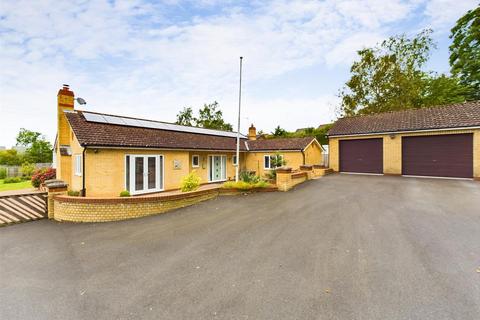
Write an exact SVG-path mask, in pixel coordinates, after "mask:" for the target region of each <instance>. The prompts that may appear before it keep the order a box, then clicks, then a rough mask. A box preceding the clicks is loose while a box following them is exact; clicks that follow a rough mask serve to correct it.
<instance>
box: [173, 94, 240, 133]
mask: <svg viewBox="0 0 480 320" xmlns="http://www.w3.org/2000/svg"><path fill="white" fill-rule="evenodd" d="M175 123H176V124H180V125H183V126H194V127H200V128H206V129H216V130H225V131H232V130H233V127H232V125H231V124H230V123H227V122H225V120H223V112H222V110H220V109H219V106H218V102H217V101H214V102H213V103H210V104H204V105H203V107H202V108H201V109H200V110H199V114H198V117H195V116H194V115H193V110H192V108H190V107H188V108H183V110H182V111H180V112H179V113H178V114H177V121H176V122H175Z"/></svg>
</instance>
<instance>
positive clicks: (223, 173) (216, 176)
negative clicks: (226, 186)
mask: <svg viewBox="0 0 480 320" xmlns="http://www.w3.org/2000/svg"><path fill="white" fill-rule="evenodd" d="M226 177H227V156H208V181H210V182H216V181H224V180H226V179H227V178H226Z"/></svg>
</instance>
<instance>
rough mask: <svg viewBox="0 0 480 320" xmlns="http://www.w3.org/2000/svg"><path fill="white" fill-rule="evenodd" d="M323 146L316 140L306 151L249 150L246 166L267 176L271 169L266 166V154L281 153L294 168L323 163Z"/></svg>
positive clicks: (287, 163)
mask: <svg viewBox="0 0 480 320" xmlns="http://www.w3.org/2000/svg"><path fill="white" fill-rule="evenodd" d="M322 152H323V151H322V148H321V147H320V146H319V145H318V144H317V143H315V142H313V143H311V144H310V145H309V146H308V147H307V148H306V149H305V151H304V152H301V151H278V152H269V151H255V152H253V151H249V152H248V153H247V154H246V162H245V167H246V169H247V170H251V171H255V173H256V174H257V175H259V176H260V177H265V176H266V175H267V174H268V173H269V172H270V171H271V170H269V169H265V168H264V156H266V155H268V156H274V155H276V154H281V155H282V156H283V158H284V159H285V161H286V166H287V167H290V168H292V169H294V170H297V169H298V168H300V166H301V165H304V164H306V165H314V164H315V165H318V164H322Z"/></svg>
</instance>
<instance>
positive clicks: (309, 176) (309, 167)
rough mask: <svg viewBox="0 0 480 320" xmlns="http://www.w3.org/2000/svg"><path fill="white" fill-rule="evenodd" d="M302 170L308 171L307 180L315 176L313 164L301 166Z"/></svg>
mask: <svg viewBox="0 0 480 320" xmlns="http://www.w3.org/2000/svg"><path fill="white" fill-rule="evenodd" d="M300 171H303V172H306V173H307V180H310V179H312V178H313V175H314V174H313V166H312V165H303V166H300Z"/></svg>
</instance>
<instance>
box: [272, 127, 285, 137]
mask: <svg viewBox="0 0 480 320" xmlns="http://www.w3.org/2000/svg"><path fill="white" fill-rule="evenodd" d="M272 136H274V137H277V138H278V137H287V136H288V131H287V130H285V129H283V128H281V127H280V126H277V127H276V128H275V130H274V131H273V132H272Z"/></svg>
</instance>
